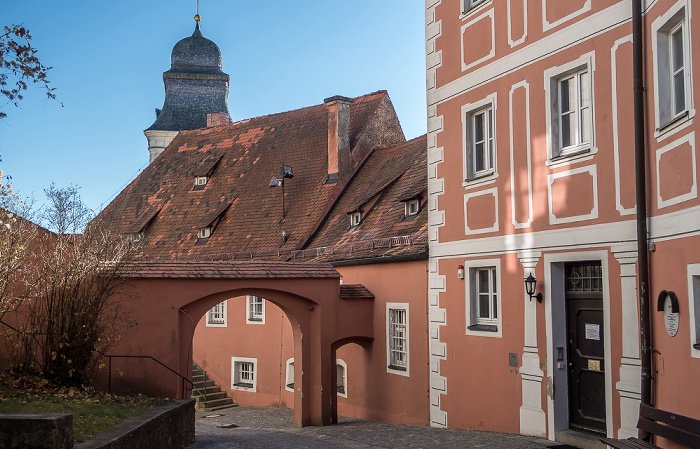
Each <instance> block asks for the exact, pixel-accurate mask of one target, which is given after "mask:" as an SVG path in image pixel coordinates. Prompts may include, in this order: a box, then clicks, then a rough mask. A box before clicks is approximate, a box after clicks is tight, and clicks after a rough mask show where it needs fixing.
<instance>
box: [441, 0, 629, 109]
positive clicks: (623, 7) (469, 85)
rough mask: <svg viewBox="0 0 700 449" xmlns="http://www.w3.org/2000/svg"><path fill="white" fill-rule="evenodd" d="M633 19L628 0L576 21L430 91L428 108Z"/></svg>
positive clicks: (621, 0) (622, 0)
mask: <svg viewBox="0 0 700 449" xmlns="http://www.w3.org/2000/svg"><path fill="white" fill-rule="evenodd" d="M631 18H632V7H631V5H630V3H629V2H628V1H625V0H620V1H618V2H617V3H616V4H614V5H612V6H610V7H608V8H606V9H604V10H602V11H600V12H597V13H595V14H592V15H591V16H589V17H586V18H584V19H581V20H580V21H576V22H574V23H572V24H571V25H569V26H567V27H566V28H563V29H561V30H559V31H556V32H554V33H552V34H550V35H548V36H545V37H543V38H542V39H538V40H536V41H534V42H533V43H531V44H530V45H527V46H525V47H522V48H520V49H518V50H517V51H514V52H512V53H510V54H508V55H506V56H504V57H502V58H499V60H498V64H486V65H484V66H483V67H479V68H478V69H475V70H471V71H469V72H467V73H465V74H464V75H463V76H462V77H460V78H458V79H456V80H454V81H452V82H450V83H447V84H445V85H444V86H441V87H440V88H436V89H431V90H429V91H428V106H433V105H437V104H439V103H442V102H444V101H446V100H449V99H451V98H454V97H456V96H457V95H460V94H462V93H464V92H467V91H469V90H471V89H474V88H476V87H478V86H481V85H483V84H486V83H490V82H493V81H495V80H497V79H499V78H502V77H503V76H505V75H508V74H510V73H512V72H514V71H516V70H521V69H522V68H524V67H526V66H529V65H530V64H533V63H535V62H538V61H540V60H543V59H546V58H548V57H550V55H551V54H552V53H557V52H559V51H561V50H563V49H565V48H569V47H571V46H574V45H581V44H582V43H584V42H587V41H588V40H589V39H591V38H593V37H595V36H597V35H600V34H602V33H606V32H609V31H610V30H611V29H614V28H615V27H616V26H619V25H622V24H624V23H627V22H629V21H630V20H631Z"/></svg>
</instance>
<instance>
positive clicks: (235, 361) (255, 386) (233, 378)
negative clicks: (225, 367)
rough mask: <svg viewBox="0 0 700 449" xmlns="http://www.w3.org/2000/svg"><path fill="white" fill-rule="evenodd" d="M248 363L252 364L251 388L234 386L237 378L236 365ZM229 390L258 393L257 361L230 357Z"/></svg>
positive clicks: (255, 359) (248, 358) (249, 358)
mask: <svg viewBox="0 0 700 449" xmlns="http://www.w3.org/2000/svg"><path fill="white" fill-rule="evenodd" d="M242 362H250V363H252V364H253V386H252V387H251V388H248V387H241V386H238V385H235V382H236V377H237V376H238V374H237V372H238V366H237V364H238V363H242ZM231 389H232V390H240V391H249V392H253V393H254V392H256V391H258V359H257V358H251V357H231Z"/></svg>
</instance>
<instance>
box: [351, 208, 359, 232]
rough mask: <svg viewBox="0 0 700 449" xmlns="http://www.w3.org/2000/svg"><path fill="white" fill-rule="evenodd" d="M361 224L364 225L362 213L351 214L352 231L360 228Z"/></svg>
mask: <svg viewBox="0 0 700 449" xmlns="http://www.w3.org/2000/svg"><path fill="white" fill-rule="evenodd" d="M360 223H362V212H361V211H357V212H352V213H351V214H350V229H351V230H354V229H355V228H357V227H358V226H360Z"/></svg>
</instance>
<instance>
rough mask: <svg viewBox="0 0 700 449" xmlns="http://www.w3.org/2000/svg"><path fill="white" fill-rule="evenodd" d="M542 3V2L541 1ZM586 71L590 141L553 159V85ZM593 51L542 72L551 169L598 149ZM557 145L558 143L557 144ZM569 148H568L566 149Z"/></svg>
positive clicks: (548, 158) (554, 90) (556, 96)
mask: <svg viewBox="0 0 700 449" xmlns="http://www.w3.org/2000/svg"><path fill="white" fill-rule="evenodd" d="M543 1H544V0H543ZM584 68H585V69H586V70H588V83H589V85H590V91H591V92H590V102H591V105H590V110H591V130H590V131H591V141H590V143H589V144H587V145H581V147H580V149H579V150H578V151H576V152H572V153H569V154H565V155H561V156H557V157H556V158H555V157H554V146H555V142H553V141H552V123H553V122H554V121H555V120H556V121H557V122H558V120H559V117H558V116H557V117H554V116H553V115H552V104H553V103H554V102H555V101H556V100H557V99H558V98H559V97H558V92H557V89H556V87H555V88H554V89H552V87H554V85H555V84H557V80H558V79H559V78H561V77H562V76H564V75H565V74H567V73H570V72H574V71H578V70H581V69H584ZM594 73H595V51H591V52H588V53H584V54H582V55H581V56H579V57H578V58H577V59H575V60H573V61H570V62H567V63H566V64H563V65H560V66H554V67H550V68H548V69H545V71H544V97H545V101H546V104H545V117H546V121H545V127H546V137H547V165H548V166H550V168H552V167H553V166H557V165H563V164H566V163H569V162H570V161H571V160H573V159H579V158H581V157H583V156H586V155H587V154H588V153H597V152H598V149H597V147H596V132H595V116H596V114H595V106H596V101H595V76H593V75H594ZM557 145H558V143H557ZM567 148H569V147H567Z"/></svg>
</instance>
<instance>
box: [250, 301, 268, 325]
mask: <svg viewBox="0 0 700 449" xmlns="http://www.w3.org/2000/svg"><path fill="white" fill-rule="evenodd" d="M246 322H247V323H249V324H265V300H264V299H263V298H261V297H260V296H253V295H248V298H247V301H246Z"/></svg>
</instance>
